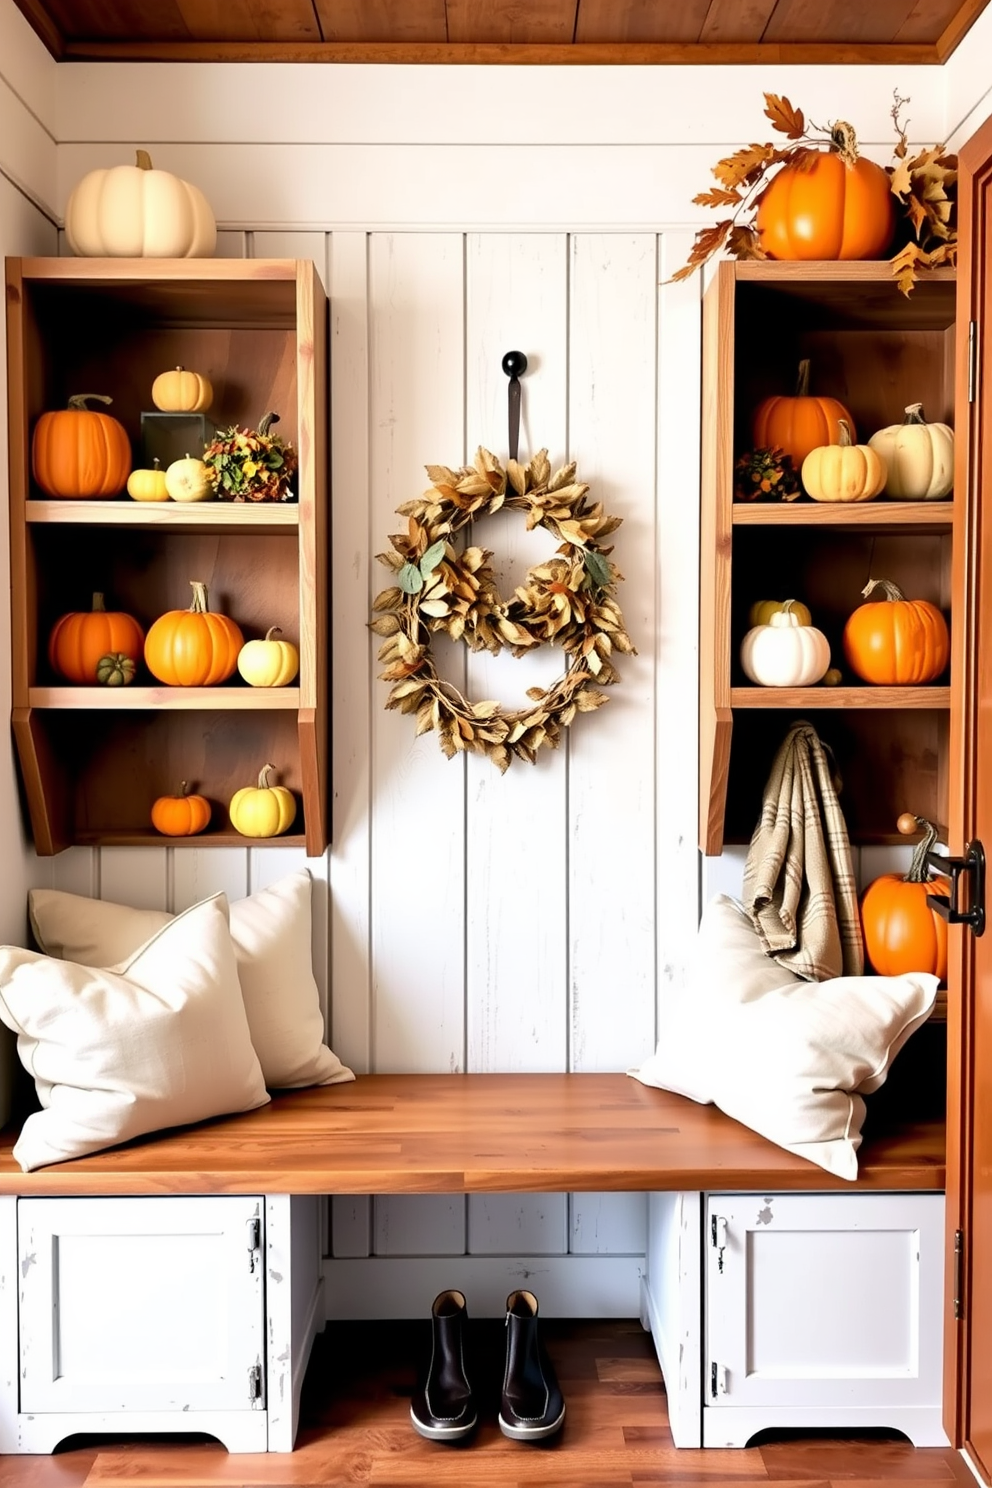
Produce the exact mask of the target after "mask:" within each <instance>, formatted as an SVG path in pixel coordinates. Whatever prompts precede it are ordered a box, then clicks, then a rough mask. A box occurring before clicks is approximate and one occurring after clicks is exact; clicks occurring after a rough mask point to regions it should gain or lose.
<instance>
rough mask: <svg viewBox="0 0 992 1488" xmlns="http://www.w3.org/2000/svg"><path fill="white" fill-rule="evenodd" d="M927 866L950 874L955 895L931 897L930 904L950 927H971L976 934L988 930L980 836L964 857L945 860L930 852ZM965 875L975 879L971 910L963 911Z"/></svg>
mask: <svg viewBox="0 0 992 1488" xmlns="http://www.w3.org/2000/svg"><path fill="white" fill-rule="evenodd" d="M927 867H928V868H932V869H933V870H934V871H935V872H936V873H940V874H944V875H945V876H946V875H947V874H949V875H950V879H951V892H950V895H949V896H948V898H946V899H945V898H944V896H943V895H942V894H928V895H927V904H928V905H929V906H930V908H931V909H932V910H933V911H934V913H935V914H939V915H940V917H941V919H943V920H946V921H947V923H948V924H949V925H970V926H971V928H972V930H973V931H974V933H975V934H976V935H981V934H983V932H984V930H985V849H984V847H983V846H982V844H981V843H980V842H979V840H978V838H977V837H976V839H975V841H974V842H969V843H968V846H967V847H966V848H965V850H964V857H963V858H944V857H941V855H940V853H933V852H932V853H927ZM962 874H968V875H969V877H970V879H971V907H970V908H969V909H962V908H961V906H960V903H959V902H958V895H959V892H960V882H961V876H962Z"/></svg>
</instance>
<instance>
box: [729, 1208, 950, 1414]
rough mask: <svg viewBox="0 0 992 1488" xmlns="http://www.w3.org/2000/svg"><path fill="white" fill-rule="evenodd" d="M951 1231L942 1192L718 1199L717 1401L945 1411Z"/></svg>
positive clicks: (756, 1404) (763, 1404)
mask: <svg viewBox="0 0 992 1488" xmlns="http://www.w3.org/2000/svg"><path fill="white" fill-rule="evenodd" d="M942 1229H943V1195H942V1194H930V1193H927V1194H921V1193H915V1194H914V1193H891V1194H884V1193H876V1194H864V1193H861V1194H857V1193H852V1194H777V1195H775V1196H773V1197H770V1198H769V1197H766V1196H764V1195H761V1194H711V1195H709V1196H708V1199H707V1204H706V1220H705V1228H704V1234H703V1241H704V1246H705V1253H706V1347H705V1350H704V1371H703V1373H704V1377H703V1400H704V1403H705V1405H706V1407H708V1408H710V1409H711V1410H712V1411H713V1412H714V1414H715V1413H718V1412H719V1413H722V1412H723V1411H724V1410H732V1409H733V1408H734V1407H736V1406H766V1405H772V1406H774V1407H776V1408H782V1407H790V1406H800V1407H804V1408H809V1407H818V1408H819V1407H841V1408H846V1407H850V1408H865V1407H871V1408H873V1409H876V1410H879V1411H883V1412H884V1410H885V1408H887V1407H891V1406H901V1407H923V1406H926V1407H929V1406H933V1405H938V1406H939V1403H940V1386H941V1295H942V1285H943V1234H942ZM807 1424H813V1419H812V1418H810V1420H809V1422H808V1423H807ZM876 1424H878V1425H884V1424H886V1420H885V1419H883V1418H881V1417H880V1418H879V1419H878V1421H877V1422H876Z"/></svg>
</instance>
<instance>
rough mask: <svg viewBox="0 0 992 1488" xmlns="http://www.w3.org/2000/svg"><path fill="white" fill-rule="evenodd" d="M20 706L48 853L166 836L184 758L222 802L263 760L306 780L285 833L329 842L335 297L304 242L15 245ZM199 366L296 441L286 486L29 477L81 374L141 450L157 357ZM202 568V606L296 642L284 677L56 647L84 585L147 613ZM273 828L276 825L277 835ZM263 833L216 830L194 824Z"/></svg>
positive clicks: (12, 362) (15, 579)
mask: <svg viewBox="0 0 992 1488" xmlns="http://www.w3.org/2000/svg"><path fill="white" fill-rule="evenodd" d="M6 280H7V306H8V406H9V415H8V416H9V434H10V438H9V447H10V460H9V470H10V536H11V543H10V550H11V618H12V624H11V636H12V662H11V672H12V710H11V719H12V725H13V732H14V738H15V741H16V747H17V755H18V761H19V764H20V770H21V776H22V780H23V786H24V791H23V795H24V799H25V802H26V804H27V808H28V813H29V816H30V822H31V831H32V835H33V838H34V843H35V848H36V851H37V852H38V853H39V854H43V855H44V854H51V853H55V852H59V851H61V850H62V849H63V848H65V847H68V846H71V845H72V844H74V843H87V844H90V843H95V844H101V843H111V842H112V843H115V844H121V845H124V844H141V845H147V844H149V843H157V844H160V845H164V844H166V843H170V842H174V841H176V839H171V838H163V837H161V836H159V834H157V833H155V832H154V830H153V829H152V828H151V826H150V824H149V810H150V806H151V802H152V801H153V800H154V799H155V798H156V797H157V796H160V795H171V794H173V793H174V792H175V790H176V789H177V787H178V784H179V782H180V781H181V780H186V781H188V782H189V788H190V789H191V790H195V791H196V792H197V793H199V794H201V795H205V796H206V797H207V798H208V799H209V800H210V801H211V802H212V803H214V805H215V820H217V821H222V820H224V819H225V818H224V813H225V812H226V807H227V802H228V801H229V800H230V798H231V796H232V795H233V793H234V791H235V790H237V789H240V788H241V787H242V786H246V785H251V784H253V783H254V782H255V781H256V780H257V778H258V774H259V771H260V770H261V768H262V766H263V765H265V764H267V763H271V764H272V765H273V766H274V769H275V774H274V776H273V783H278V784H280V785H284V786H286V787H288V788H289V789H290V790H291V791H292V792H293V794H294V796H295V797H296V800H297V807H298V826H297V831H296V834H295V835H292V836H287V837H282V838H279V839H278V844H279V845H280V846H282V845H290V844H296V845H303V846H305V848H306V851H307V853H308V855H310V856H314V857H315V856H319V855H320V854H321V853H322V852H323V851H324V849H325V848H326V846H327V842H328V817H329V811H328V776H329V769H328V745H327V738H328V719H327V708H328V687H329V670H330V664H329V638H328V623H327V614H328V602H327V587H328V586H327V567H328V515H327V465H328V456H327V444H326V430H327V418H328V409H327V339H328V324H327V299H326V295H325V293H324V290H323V287H322V285H321V283H320V280H319V278H318V276H317V271H316V269H315V267H314V265H313V264H312V263H310V262H307V261H304V260H295V259H274V260H255V259H189V260H187V259H176V260H173V259H167V260H166V259H163V260H158V259H134V260H132V259H79V258H70V259H48V258H24V259H16V258H15V259H8V260H7V266H6ZM179 365H182V366H186V367H192V368H195V369H196V370H197V371H199V372H201V373H203V374H205V375H206V376H207V377H208V378H209V379H210V382H211V384H212V386H213V389H214V400H213V406H212V407H211V409H210V417H211V418H212V420H213V421H214V423H215V424H216V425H217V426H218V427H225V426H227V425H231V424H238V425H240V426H242V427H249V428H254V427H255V426H256V425H257V424H258V422H259V420H260V418H261V417H262V415H263V414H264V413H265V412H267V411H268V410H274V411H275V412H277V413H278V414H279V416H280V420H281V422H280V425H279V432H280V434H281V435H282V436H283V437H284V438H285V439H286V440H287V442H288V443H290V444H292V445H293V446H294V448H295V449H296V452H297V455H298V460H299V468H298V472H297V477H296V491H295V496H296V499H295V500H293V501H288V502H278V503H277V502H259V503H251V502H244V503H241V502H226V501H215V500H212V501H204V502H197V503H189V504H187V503H180V502H161V503H158V502H136V501H132V500H131V499H130V498H129V497H127V496H122V497H119V498H117V499H115V500H107V501H93V500H73V499H67V500H52V499H51V498H49V497H47V496H46V495H45V494H44V493H43V492H42V491H41V490H40V489H39V488H38V487H37V486H36V484H35V483H34V481H33V478H32V471H31V459H30V450H31V436H32V431H33V429H34V425H35V423H36V421H37V419H38V418H39V417H40V415H41V414H42V413H43V412H46V411H48V410H50V409H57V408H62V407H65V405H66V402H67V399H68V398H69V396H70V395H71V394H73V393H77V392H79V391H80V390H81V389H84V390H88V391H94V392H98V393H107V394H108V395H110V396H112V398H113V406H112V412H113V414H114V416H115V417H116V418H117V419H118V420H119V421H120V422H121V423H122V424H123V425H124V427H125V429H126V430H127V433H128V436H129V438H130V439H131V442H132V458H133V460H134V463H135V465H139V464H140V463H141V459H140V456H139V454H138V451H139V443H138V438H139V431H140V428H141V415H142V413H143V412H145V411H147V410H148V409H150V407H151V384H152V382H153V380H154V378H155V376H157V375H158V373H159V372H161V371H162V370H163V369H164V368H168V367H174V366H179ZM194 580H196V581H200V582H203V583H204V584H205V585H206V587H207V589H208V591H209V602H210V608H211V609H213V610H218V611H221V612H222V613H224V614H227V615H230V616H231V618H232V619H234V620H235V621H236V622H237V624H238V625H239V626H240V628H241V630H242V633H243V634H244V636H245V639H246V640H253V639H257V638H259V637H261V636H264V635H265V633H266V632H267V630H268V629H269V627H270V626H276V627H278V628H279V629H280V631H281V632H282V635H283V638H284V639H286V640H288V641H292V642H293V643H294V644H295V645H296V646H297V648H298V650H299V653H300V670H299V676H298V678H297V680H296V682H295V684H294V685H293V686H292V687H284V688H252V687H249V686H247V684H245V683H243V682H241V680H240V678H238V677H235V679H233V680H232V681H231V682H229V683H227V684H226V685H224V686H221V687H209V688H200V687H190V688H181V687H167V686H162V685H156V684H152V685H146V683H147V675H148V674H147V673H145V674H144V676H143V677H142V675H141V673H139V683H138V685H132V686H128V687H120V688H99V687H76V686H71V685H66V684H65V683H64V682H63V681H62V680H61V679H60V678H59V677H58V676H57V675H56V674H55V672H54V671H53V669H52V667H51V666H50V664H49V661H48V655H47V650H48V637H49V635H50V633H51V630H52V627H53V626H54V624H55V622H56V621H57V620H58V619H59V618H60V616H62V615H64V614H66V613H67V612H73V611H83V610H89V609H90V607H91V604H92V599H93V595H94V594H95V593H97V592H100V593H103V594H104V595H105V596H106V605H107V608H108V609H109V610H123V611H126V612H127V613H129V614H131V615H133V616H134V617H135V618H136V619H137V620H138V622H139V624H141V626H142V627H143V628H144V629H145V631H146V632H147V630H148V627H149V626H150V625H151V624H152V622H153V621H154V620H156V619H157V618H158V617H159V616H160V615H162V614H165V613H166V612H168V611H172V610H182V609H186V608H187V607H188V606H189V603H190V594H191V590H190V583H191V582H192V581H194ZM273 840H274V841H275V839H273ZM251 841H252V839H247V838H244V837H241V836H240V835H239V834H237V833H235V832H233V830H230V831H223V832H221V831H215V832H207V833H204V834H202V835H201V836H198V837H196V838H193V839H190V843H191V845H194V846H200V847H202V846H210V845H224V846H229V845H231V844H232V843H238V844H239V845H241V846H247V845H250V842H251Z"/></svg>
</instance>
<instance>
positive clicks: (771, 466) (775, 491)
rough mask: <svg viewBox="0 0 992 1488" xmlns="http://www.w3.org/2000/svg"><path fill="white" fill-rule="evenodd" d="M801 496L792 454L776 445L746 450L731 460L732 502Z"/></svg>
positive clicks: (782, 499)
mask: <svg viewBox="0 0 992 1488" xmlns="http://www.w3.org/2000/svg"><path fill="white" fill-rule="evenodd" d="M801 495H802V487H801V486H800V484H799V477H798V475H797V474H796V471H795V468H794V466H793V464H792V456H791V455H787V454H786V452H785V450H784V449H782V448H781V447H780V446H779V445H774V446H773V447H772V448H771V449H769V448H763V449H753V450H745V452H744V454H743V455H741V456H739V458H738V459H737V460H736V461H735V462H734V500H735V501H764V500H766V499H767V498H770V497H778V498H779V499H780V500H781V501H795V500H796V498H797V496H801Z"/></svg>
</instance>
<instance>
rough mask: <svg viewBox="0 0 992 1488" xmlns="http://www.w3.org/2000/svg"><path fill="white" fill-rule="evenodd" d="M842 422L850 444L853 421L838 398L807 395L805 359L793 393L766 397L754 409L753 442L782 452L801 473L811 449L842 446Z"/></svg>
mask: <svg viewBox="0 0 992 1488" xmlns="http://www.w3.org/2000/svg"><path fill="white" fill-rule="evenodd" d="M841 421H843V422H844V423H846V424H847V426H848V429H849V431H850V440H851V443H852V444H855V443H857V435H856V433H855V429H854V420H853V418H852V417H851V415H850V413H849V412H848V410H847V409H846V408H845V407H844V405H843V403H841V402H840V401H839V400H838V399H837V398H817V397H812V396H811V395H810V391H809V361H808V360H807V359H805V358H804V359H803V360H802V361H801V362H800V363H799V375H798V377H797V379H796V391H795V393H794V394H792V395H789V396H786V395H778V396H774V397H771V398H765V399H763V401H762V402H761V403H759V404H758V406H757V408H756V409H755V410H754V415H753V418H752V420H751V435H752V441H753V443H754V447H755V449H765V448H772V447H774V446H778V447H779V448H780V449H783V450H784V451H785V453H786V454H787V455H791V456H792V463H793V465H794V466H795V468H796V470H800V469H801V468H802V463H803V461H804V460H805V458H806V456H807V455H808V454H809V453H810V451H811V450H814V449H817V448H818V447H819V446H820V445H824V444H840V443H841V428H840V426H841Z"/></svg>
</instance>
